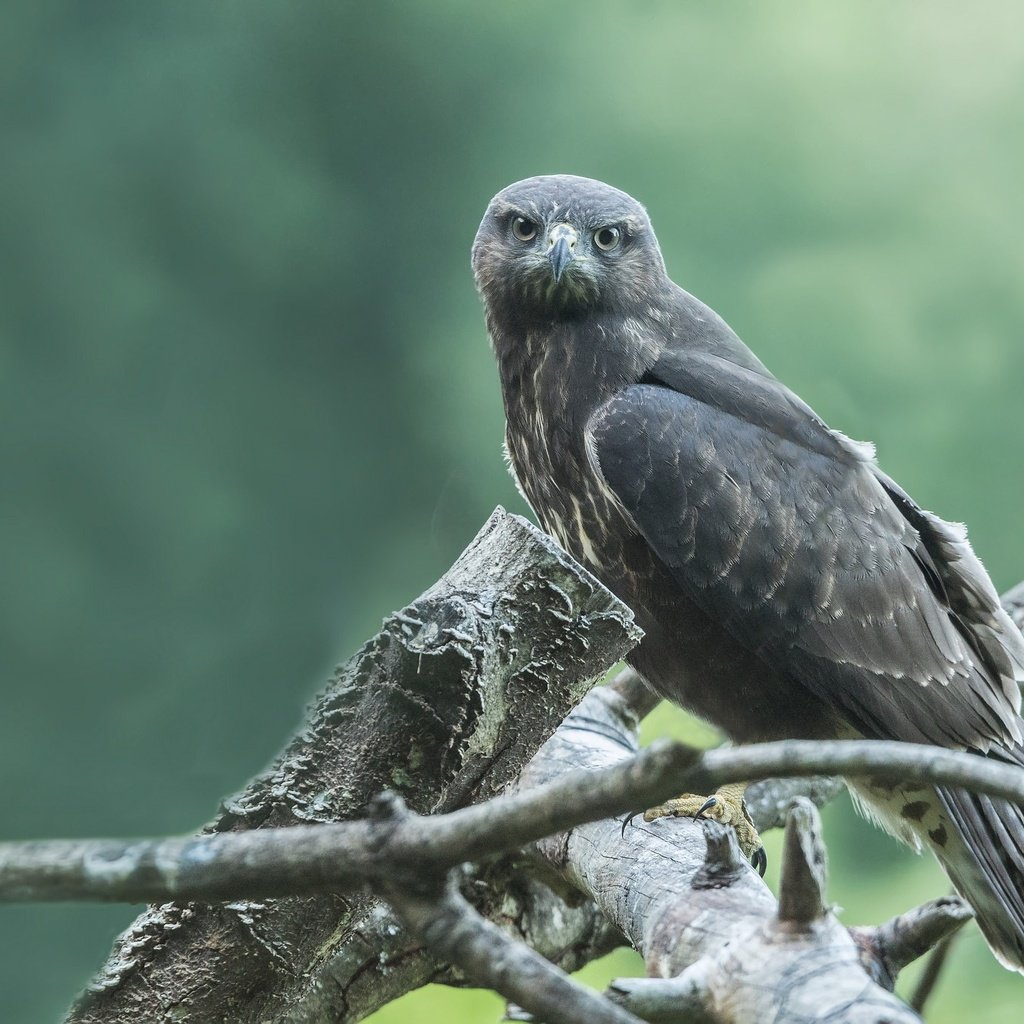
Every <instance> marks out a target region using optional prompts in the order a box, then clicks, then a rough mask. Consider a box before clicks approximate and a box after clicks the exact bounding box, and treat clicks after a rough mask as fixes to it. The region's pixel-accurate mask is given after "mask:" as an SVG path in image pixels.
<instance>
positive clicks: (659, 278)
mask: <svg viewBox="0 0 1024 1024" xmlns="http://www.w3.org/2000/svg"><path fill="white" fill-rule="evenodd" d="M473 270H474V275H475V278H476V283H477V287H478V289H479V291H480V293H481V296H482V297H483V300H484V306H485V312H486V320H487V327H488V331H489V333H490V337H491V342H492V344H493V347H494V351H495V354H496V357H497V361H498V366H499V371H500V376H501V386H502V391H503V397H504V405H505V414H506V435H505V442H506V448H507V454H508V458H509V461H510V464H511V468H512V470H513V473H514V475H515V477H516V479H517V481H518V484H519V487H520V489H521V491H522V493H523V495H524V497H525V498H526V500H527V501H528V502H529V504H530V505H531V506H532V508H533V509H534V511H535V513H536V514H537V516H538V518H539V520H540V522H541V524H542V526H543V527H544V528H545V529H546V530H547V531H548V532H549V533H551V534H552V535H554V537H555V538H556V539H557V540H558V541H559V542H560V543H561V544H562V545H563V547H565V548H566V549H567V550H568V551H569V552H570V553H571V554H572V555H573V556H574V557H576V558H577V559H578V560H580V561H581V562H583V563H584V564H585V565H587V566H588V567H589V568H590V569H591V570H592V571H593V572H594V574H595V575H596V576H598V578H600V579H601V580H602V581H603V582H604V583H605V584H607V585H608V586H609V588H610V589H611V590H612V591H614V592H615V593H616V594H618V595H619V596H620V597H621V598H622V599H623V600H624V601H625V602H626V603H627V604H629V605H630V606H631V607H632V608H633V609H634V611H635V612H636V615H637V619H638V622H639V624H640V625H641V626H642V627H643V629H644V631H645V636H644V639H643V641H642V642H641V644H640V646H639V647H638V648H637V649H636V650H635V651H634V652H633V654H632V655H631V657H630V661H631V663H632V664H633V666H634V667H635V668H636V669H637V671H638V672H639V673H640V674H641V675H642V676H643V677H644V678H645V679H646V680H647V682H648V683H649V684H650V685H651V686H652V687H653V688H654V689H655V690H656V691H657V692H658V693H659V694H661V695H662V696H663V697H666V698H668V699H669V700H672V701H675V702H676V703H678V704H680V705H682V706H684V707H686V708H688V709H690V710H692V711H694V712H695V713H697V714H698V715H700V716H702V717H703V718H705V719H707V720H710V721H711V722H712V723H714V724H715V725H717V726H718V727H719V728H721V729H722V730H723V731H724V732H725V733H726V734H727V735H728V736H729V737H731V738H732V739H733V740H735V741H737V742H753V741H760V740H777V739H785V738H806V739H819V738H851V737H867V738H871V739H892V740H906V741H911V742H918V743H932V744H938V745H940V746H945V747H950V748H954V749H958V750H970V751H976V752H978V753H981V754H984V755H986V756H987V757H990V758H993V759H995V760H997V761H1001V762H1005V763H1009V764H1014V765H1024V750H1022V747H1021V739H1022V721H1021V718H1020V713H1019V712H1020V699H1021V697H1020V684H1021V681H1022V680H1024V638H1022V636H1021V634H1020V632H1019V631H1018V629H1017V628H1016V626H1015V625H1014V624H1013V622H1012V621H1011V620H1010V618H1009V617H1008V616H1007V615H1006V613H1005V612H1004V610H1003V609H1002V607H1001V606H1000V603H999V598H998V596H997V594H996V591H995V589H994V587H993V585H992V582H991V580H990V579H989V577H988V575H987V573H986V572H985V569H984V568H983V567H982V565H981V563H980V561H979V560H978V558H977V557H976V556H975V554H974V552H973V551H972V549H971V546H970V544H969V543H968V541H967V535H966V532H965V530H964V529H963V527H962V526H958V525H955V524H953V523H948V522H945V521H944V520H942V519H940V518H939V517H938V516H936V515H934V514H932V513H931V512H928V511H926V510H925V509H923V508H921V507H920V506H919V505H918V504H917V503H916V502H915V501H914V500H913V499H912V498H911V497H910V496H909V495H908V494H907V493H906V492H905V491H904V490H903V489H902V488H901V487H900V486H899V485H898V484H897V483H896V482H895V481H894V480H892V479H890V478H889V477H888V476H886V475H885V474H884V473H883V472H882V471H881V470H880V469H879V467H878V465H877V464H876V462H875V459H874V452H873V449H872V448H871V446H870V445H866V444H862V443H858V442H855V441H852V440H850V439H849V438H848V437H846V436H844V435H843V434H841V433H839V432H838V431H836V430H832V429H830V428H829V427H828V426H827V425H826V424H825V423H824V422H823V421H822V420H821V419H820V418H819V417H818V416H817V415H816V414H815V413H814V412H813V410H812V409H811V408H810V407H809V406H807V405H806V404H805V403H804V402H803V401H801V400H800V398H798V397H797V396H796V395H795V394H794V393H793V392H792V391H790V390H789V389H788V388H787V387H786V386H785V385H784V384H782V383H781V382H780V381H778V380H777V379H776V378H775V377H773V376H772V374H771V373H770V372H769V371H768V370H767V369H766V368H765V366H764V365H763V364H762V363H761V362H760V360H758V359H757V357H756V356H755V355H754V354H753V353H752V352H751V351H750V350H749V349H748V348H747V347H746V346H745V345H744V344H743V342H742V341H740V339H739V338H738V337H737V336H736V334H735V333H734V332H733V331H732V330H731V329H730V328H729V326H728V325H727V324H726V323H725V322H724V321H723V320H722V319H721V317H719V316H718V315H717V314H716V313H715V312H714V311H713V310H711V309H709V308H708V307H707V306H705V305H704V304H703V303H701V302H700V301H698V300H697V299H696V298H694V297H693V296H692V295H690V294H688V293H687V292H686V291H684V290H683V289H682V288H680V287H679V286H677V285H676V284H674V283H673V282H672V281H671V280H670V279H669V277H668V275H667V273H666V270H665V264H664V261H663V259H662V255H661V250H660V248H659V246H658V242H657V239H656V238H655V236H654V232H653V230H652V228H651V224H650V221H649V220H648V217H647V214H646V212H645V211H644V209H643V207H642V206H641V205H640V204H639V203H638V202H636V200H634V199H632V198H631V197H630V196H628V195H626V194H625V193H624V192H620V191H619V190H618V189H615V188H612V187H611V186H609V185H605V184H603V183H602V182H599V181H593V180H590V179H587V178H579V177H574V176H569V175H550V176H544V177H537V178H529V179H527V180H525V181H520V182H517V183H515V184H513V185H510V186H508V187H507V188H505V189H504V190H503V191H501V192H499V193H498V195H497V196H495V197H494V199H493V200H492V201H491V203H490V205H489V206H488V207H487V211H486V213H485V215H484V218H483V221H482V223H481V225H480V229H479V232H478V234H477V236H476V240H475V242H474V245H473ZM849 782H850V785H851V787H852V789H853V790H854V792H855V795H856V796H857V797H858V798H859V801H860V802H861V803H862V805H865V806H866V808H867V809H868V810H869V812H870V813H871V814H872V815H873V816H874V817H875V818H876V819H877V820H878V822H879V823H880V824H882V825H883V827H886V828H887V829H889V830H890V831H891V832H893V833H894V834H896V835H897V836H898V837H900V838H902V839H903V840H904V841H906V842H908V843H910V844H912V845H914V846H916V847H918V848H920V847H921V846H925V847H928V848H930V849H931V850H933V851H934V853H935V854H936V856H937V857H938V859H939V861H940V862H941V863H942V865H943V866H944V868H945V870H946V872H947V873H948V875H949V876H950V878H951V879H952V881H953V883H954V885H955V886H956V888H957V889H958V890H959V891H960V892H961V893H962V894H963V896H964V897H965V898H966V899H967V900H968V902H969V903H970V904H971V905H972V907H973V908H974V910H975V913H976V916H977V919H978V923H979V924H980V926H981V930H982V932H983V933H984V935H985V937H986V939H987V940H988V942H989V945H990V946H991V947H992V949H993V951H994V953H995V955H996V956H997V957H998V958H999V959H1000V961H1001V962H1002V963H1004V964H1005V965H1007V966H1008V967H1011V968H1014V969H1016V970H1022V969H1024V810H1022V808H1020V807H1017V806H1014V805H1012V804H1009V803H1007V802H1005V801H1001V800H998V799H992V798H989V797H986V796H978V795H975V794H971V793H968V792H966V791H964V790H960V789H955V788H950V787H943V786H934V787H933V786H917V785H911V784H902V785H894V784H892V783H891V782H890V781H884V780H876V779H875V780H873V779H851V780H849Z"/></svg>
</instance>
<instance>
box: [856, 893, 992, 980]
mask: <svg viewBox="0 0 1024 1024" xmlns="http://www.w3.org/2000/svg"><path fill="white" fill-rule="evenodd" d="M973 916H974V914H973V912H972V911H971V908H970V907H969V906H968V905H967V904H966V903H965V902H964V901H963V900H962V899H960V897H959V896H942V897H940V898H939V899H936V900H929V901H928V902H927V903H923V904H922V905H921V906H919V907H915V908H914V909H913V910H908V911H907V912H906V913H905V914H899V915H897V916H896V917H894V918H893V919H892V920H891V921H886V922H885V924H881V925H879V926H878V927H877V928H859V929H857V932H858V934H857V938H858V941H859V942H860V943H861V945H862V947H865V948H866V949H867V950H868V951H869V953H870V954H872V955H873V956H874V958H875V959H876V960H878V961H880V962H881V965H882V967H883V969H884V970H885V971H886V972H887V973H888V975H889V976H890V977H891V979H892V981H893V982H895V980H896V978H897V976H898V975H899V973H900V971H902V970H903V968H904V967H906V966H907V964H910V963H913V962H914V961H915V960H917V959H918V958H919V957H922V956H924V954H925V953H927V952H928V950H930V949H932V948H933V947H934V946H937V945H938V944H939V943H940V942H941V941H942V940H943V939H945V938H947V937H948V936H950V935H952V934H953V933H954V932H956V931H958V930H959V929H960V928H962V927H963V926H964V925H965V924H966V923H967V922H968V921H969V920H970V919H971V918H972V917H973Z"/></svg>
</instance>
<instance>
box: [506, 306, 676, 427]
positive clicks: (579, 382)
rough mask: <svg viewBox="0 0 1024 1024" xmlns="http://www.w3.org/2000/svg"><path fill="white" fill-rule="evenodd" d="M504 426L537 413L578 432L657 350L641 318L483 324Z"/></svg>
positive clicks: (532, 419) (636, 377)
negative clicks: (494, 367)
mask: <svg viewBox="0 0 1024 1024" xmlns="http://www.w3.org/2000/svg"><path fill="white" fill-rule="evenodd" d="M489 327H490V329H491V331H490V333H491V340H492V342H493V345H494V350H495V355H496V357H497V359H498V367H499V372H500V374H501V382H502V392H503V395H504V400H505V415H506V418H507V419H508V423H509V426H510V428H513V429H514V428H516V427H519V426H521V425H523V424H524V423H530V424H535V423H536V421H537V420H538V417H539V418H541V419H542V420H543V421H545V422H546V423H547V424H549V425H552V426H553V425H555V424H558V425H559V427H560V429H559V433H561V434H562V435H563V436H565V435H566V434H571V435H573V436H578V437H580V438H581V439H582V432H583V428H584V427H585V425H586V422H587V420H588V419H589V418H590V416H591V414H592V413H593V412H594V410H595V409H596V408H597V407H598V406H600V405H602V404H603V403H604V402H605V401H607V400H608V399H609V398H610V397H611V396H612V395H614V394H616V393H617V392H619V391H621V390H622V389H623V388H625V387H629V385H631V384H635V383H636V382H637V381H639V380H640V378H641V377H642V376H643V375H644V373H645V372H646V371H647V370H648V369H649V368H650V367H651V366H652V365H653V364H654V362H655V361H656V359H657V357H658V354H659V344H658V342H657V340H656V339H657V337H658V335H657V332H655V331H654V330H652V329H651V325H650V324H648V323H647V322H646V321H645V320H642V319H640V318H633V317H622V316H620V317H616V316H612V315H594V316H592V317H588V318H580V319H576V320H553V321H551V320H549V321H544V322H536V323H523V324H519V325H509V324H508V323H507V322H506V323H505V324H502V325H498V324H496V323H494V322H492V323H490V324H489Z"/></svg>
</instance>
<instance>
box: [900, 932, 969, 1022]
mask: <svg viewBox="0 0 1024 1024" xmlns="http://www.w3.org/2000/svg"><path fill="white" fill-rule="evenodd" d="M959 934H960V933H959V932H953V933H952V934H951V935H947V936H946V937H945V938H944V939H942V940H940V942H939V944H938V945H937V946H936V947H935V948H934V949H933V950H932V952H931V955H930V956H929V957H928V959H927V961H926V962H925V965H924V971H922V973H921V977H920V979H919V980H918V982H917V986H916V987H915V988H914V993H913V995H912V996H911V997H910V1000H909V1001H910V1006H911V1008H912V1009H914V1010H916V1011H917V1012H918V1013H924V1004H925V1003H927V1002H928V999H929V997H930V996H931V994H932V992H934V991H935V986H936V985H937V984H938V982H939V977H940V976H941V974H942V969H943V967H945V966H946V963H947V960H948V958H949V953H950V950H952V948H953V943H954V942H956V937H957V935H959Z"/></svg>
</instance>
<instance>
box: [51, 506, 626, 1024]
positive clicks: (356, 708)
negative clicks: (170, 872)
mask: <svg viewBox="0 0 1024 1024" xmlns="http://www.w3.org/2000/svg"><path fill="white" fill-rule="evenodd" d="M639 636H640V631H639V630H638V629H637V627H636V626H635V625H634V624H633V621H632V615H631V613H630V612H629V610H628V609H626V608H625V606H624V605H622V604H621V603H620V602H619V601H618V600H617V599H616V598H614V597H613V596H612V595H611V594H610V593H609V592H608V591H607V590H606V589H605V588H604V587H603V586H601V584H600V583H598V582H597V581H596V580H595V579H594V578H593V577H592V576H590V574H589V573H587V572H586V571H585V570H583V569H582V568H581V567H579V566H578V565H576V564H575V563H574V562H573V561H572V560H571V559H569V558H568V557H567V556H566V555H565V554H564V553H563V552H562V551H561V550H560V549H559V548H558V547H557V546H556V545H555V544H554V543H552V542H551V541H550V540H549V539H548V538H547V537H545V536H544V535H543V534H541V533H540V532H539V531H538V530H536V529H535V528H534V527H532V526H531V525H530V524H529V523H527V522H526V521H525V520H524V519H521V518H520V517H518V516H511V515H508V514H507V513H505V512H504V511H503V510H501V509H499V510H497V511H496V512H495V513H494V514H493V515H492V516H491V518H490V519H489V520H488V522H487V523H486V525H485V526H484V528H483V529H482V530H481V532H480V533H479V535H478V536H477V537H476V539H475V540H474V541H473V543H472V544H471V545H470V546H469V547H468V548H467V549H466V551H465V552H464V553H463V554H462V555H461V556H460V558H459V559H458V561H456V563H455V564H454V565H453V566H452V568H451V569H450V570H449V571H448V572H447V573H445V575H444V576H443V577H442V578H441V579H440V580H439V581H438V582H437V583H436V584H435V585H434V586H433V587H431V588H430V589H429V590H428V591H427V592H426V593H425V594H423V595H422V596H421V597H420V598H419V599H418V600H416V601H414V602H413V603H412V604H411V605H409V606H408V607H407V608H405V609H403V610H402V611H400V612H398V613H396V614H394V615H392V616H391V617H390V618H388V619H387V620H386V621H385V623H384V627H383V629H382V631H381V632H380V633H379V634H378V635H377V636H376V637H375V638H374V639H373V640H371V641H370V642H369V643H368V644H366V645H365V646H364V647H363V648H362V650H360V651H359V652H358V653H357V654H356V655H355V657H353V658H352V659H351V660H350V661H349V662H347V663H346V664H345V665H343V666H342V667H341V668H340V669H338V671H337V672H336V673H335V676H334V678H333V679H332V681H331V683H330V684H329V686H328V687H327V689H326V691H325V692H324V693H323V695H322V696H321V697H320V698H319V700H318V701H317V702H316V704H315V706H314V708H313V710H312V714H311V716H310V718H309V720H308V722H307V723H306V725H305V726H304V728H303V729H302V731H301V732H300V733H299V734H298V735H297V736H296V737H295V739H294V740H293V741H292V742H291V743H290V745H289V746H288V747H287V749H286V750H285V751H284V752H283V753H282V754H281V755H280V757H279V758H278V759H277V760H276V761H275V762H274V764H273V765H272V766H271V767H270V768H269V769H268V770H267V771H266V772H265V773H264V774H262V775H261V776H259V777H257V778H256V779H255V780H254V781H253V782H252V783H251V784H250V785H249V786H247V787H246V789H245V790H244V792H242V793H241V794H240V795H238V796H237V797H235V798H234V799H233V800H231V801H229V802H227V803H226V804H225V806H224V810H223V813H222V814H221V815H220V816H219V817H218V818H217V820H216V821H214V822H213V823H212V824H211V825H210V826H209V829H210V830H215V831H224V830H236V829H251V828H269V827H280V826H288V825H295V824H308V823H312V822H326V821H342V820H345V819H350V818H353V817H359V816H361V815H363V814H365V813H366V809H367V806H368V805H369V804H370V801H371V800H372V798H373V797H374V796H375V795H376V794H377V793H379V792H380V791H381V790H384V789H390V790H393V791H396V792H398V793H399V794H401V795H402V796H403V797H404V799H405V800H406V802H407V803H408V805H409V806H410V807H411V808H412V809H413V810H416V811H419V812H421V813H429V812H437V811H443V810H450V809H453V808H456V807H460V806H463V805H465V804H468V803H471V802H473V801H476V800H480V799H484V798H486V797H488V796H491V795H493V794H495V793H497V792H498V791H500V790H501V789H502V787H503V786H505V785H506V784H507V783H508V782H509V781H510V780H512V779H514V778H515V776H516V775H517V774H518V772H519V771H520V769H521V768H522V766H523V764H524V763H525V761H526V760H527V759H528V758H529V757H530V756H531V755H532V754H533V753H534V751H535V750H536V749H537V747H538V746H539V745H540V744H541V743H542V742H543V741H544V740H545V739H547V737H548V736H549V735H550V734H551V732H552V731H553V730H554V729H555V727H556V726H557V725H558V724H559V722H560V721H561V720H562V719H563V718H564V717H565V715H566V714H567V713H568V712H569V710H570V709H571V708H572V707H573V706H574V705H575V704H576V703H577V702H578V701H579V700H580V698H581V697H582V696H583V695H584V693H585V692H586V691H587V689H588V688H589V687H590V685H591V684H592V683H593V681H594V679H595V677H597V676H599V675H601V674H602V673H603V672H605V671H606V670H607V669H608V668H609V667H610V666H611V665H612V664H614V663H615V662H616V661H617V660H618V659H619V658H621V657H622V655H623V654H624V653H626V651H628V650H629V649H630V648H631V647H632V646H633V645H634V644H635V643H636V641H637V640H638V638H639ZM386 917H387V912H386V911H384V910H383V908H382V907H380V905H379V904H377V903H376V902H375V901H374V900H372V899H370V898H368V897H361V896H357V895H356V896H348V895H346V896H340V895H339V896H327V897H321V896H318V897H302V898H287V899H278V900H266V901H238V902H234V903H229V904H214V905H206V904H181V905H179V904H165V905H162V906H154V907H151V908H150V909H149V910H147V911H146V912H145V913H143V914H142V916H141V917H139V918H138V919H137V920H136V921H135V923H134V924H133V925H132V926H131V927H130V928H129V929H128V930H127V931H126V932H125V933H124V935H122V936H121V938H120V939H119V940H118V942H117V945H116V946H115V948H114V951H113V953H112V954H111V957H110V959H109V960H108V962H107V964H106V965H105V967H104V968H103V971H102V972H101V973H100V974H99V975H98V977H97V978H96V979H95V980H94V981H93V982H92V983H91V984H90V986H89V987H88V988H87V989H86V991H85V992H84V993H83V995H82V997H81V998H80V999H79V1001H78V1002H77V1003H76V1005H75V1007H73V1009H72V1011H71V1015H70V1017H69V1021H72V1022H76V1024H78V1022H81V1024H85V1022H99V1021H102V1022H105V1024H106V1022H120V1021H124V1022H128V1021H131V1022H140V1021H163V1020H193V1021H206V1020H232V1021H268V1020H280V1019H284V1018H285V1017H286V1016H287V1015H288V1013H289V1012H290V1010H291V1009H293V1008H299V1009H298V1012H299V1013H300V1015H301V1016H302V1017H307V1014H308V1019H331V1018H330V1017H325V1016H324V1014H327V1013H332V1014H333V1015H334V1016H335V1017H338V1016H344V1015H345V1014H346V1012H347V1001H348V993H347V992H346V991H345V990H344V989H343V988H341V989H339V987H338V983H339V982H343V978H342V976H340V975H339V972H338V969H337V963H334V965H333V966H334V969H333V970H332V972H331V973H330V974H329V975H328V976H327V977H326V978H324V977H322V976H321V975H320V973H319V972H320V969H321V968H322V967H323V966H324V965H325V964H328V963H331V961H332V957H334V955H335V954H336V953H337V952H338V951H339V950H344V951H345V953H344V956H345V959H346V962H347V963H349V965H350V966H352V967H354V968H356V969H355V970H353V971H351V972H350V974H349V977H348V979H347V980H348V982H349V983H350V984H357V983H358V978H359V971H358V967H359V964H360V962H364V960H365V958H361V957H360V956H359V954H358V952H356V951H357V950H359V948H360V946H361V945H362V946H363V947H364V949H363V953H364V954H366V953H369V950H368V949H366V948H365V939H364V935H365V932H364V928H365V926H366V925H367V924H368V923H371V922H374V921H375V920H376V922H377V924H378V925H383V927H384V929H385V932H384V934H385V936H387V930H388V928H389V927H390V924H389V923H388V922H387V920H386ZM382 918H385V920H381V919H382ZM396 934H397V933H396ZM382 952H383V951H382V950H374V951H373V953H372V956H373V957H374V958H375V959H376V961H377V963H378V965H380V964H381V960H380V957H381V953H382ZM353 960H355V962H353ZM437 969H438V967H437V965H434V970H437Z"/></svg>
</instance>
